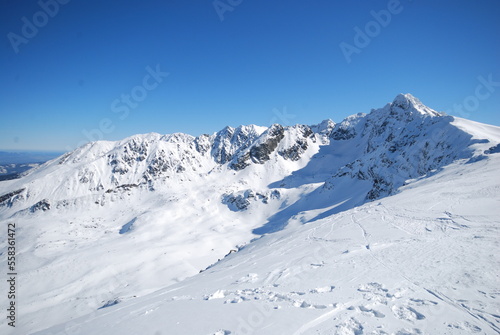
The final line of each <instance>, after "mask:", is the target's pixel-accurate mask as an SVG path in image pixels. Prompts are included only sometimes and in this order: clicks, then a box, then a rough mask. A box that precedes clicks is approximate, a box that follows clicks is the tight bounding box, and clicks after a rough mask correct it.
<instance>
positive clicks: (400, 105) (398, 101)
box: [390, 93, 444, 116]
mask: <svg viewBox="0 0 500 335" xmlns="http://www.w3.org/2000/svg"><path fill="white" fill-rule="evenodd" d="M390 106H391V112H394V113H398V112H406V113H413V112H418V113H420V114H421V115H429V116H443V115H444V114H442V113H439V112H436V111H435V110H433V109H431V108H429V107H427V106H425V105H424V104H423V103H422V102H421V101H420V100H419V99H417V98H416V97H414V96H413V95H411V94H410V93H406V94H402V93H400V94H398V95H397V96H396V97H395V98H394V100H393V101H392V103H391V104H390Z"/></svg>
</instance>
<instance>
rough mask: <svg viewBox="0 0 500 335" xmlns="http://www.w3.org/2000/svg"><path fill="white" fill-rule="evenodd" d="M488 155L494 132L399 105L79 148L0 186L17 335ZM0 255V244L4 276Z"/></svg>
mask: <svg viewBox="0 0 500 335" xmlns="http://www.w3.org/2000/svg"><path fill="white" fill-rule="evenodd" d="M499 142H500V130H499V128H498V127H494V126H488V125H482V124H477V123H475V122H471V121H468V120H464V119H459V118H453V117H450V116H446V115H443V114H440V113H438V112H435V111H433V110H431V109H430V108H428V107H426V106H424V105H423V104H422V103H421V102H420V101H418V99H416V98H414V97H413V96H411V95H409V94H405V95H398V96H397V97H396V98H395V100H394V101H393V102H392V103H389V104H387V105H386V106H384V107H383V108H381V109H378V110H373V111H372V112H371V113H369V114H358V115H354V116H351V117H348V118H346V119H345V120H344V121H342V122H341V123H338V124H335V123H333V122H332V121H331V120H326V121H323V122H322V123H320V124H318V125H313V126H307V125H296V126H292V127H282V126H280V125H273V126H271V127H269V128H266V127H258V126H254V125H251V126H240V127H237V128H232V127H226V128H225V129H223V130H221V131H220V132H217V133H215V134H212V135H201V136H199V137H193V136H190V135H186V134H180V133H178V134H171V135H160V134H154V133H151V134H145V135H136V136H132V137H130V138H127V139H124V140H122V141H118V142H104V141H100V142H93V143H89V144H87V145H85V146H83V147H81V148H78V149H77V150H75V151H73V152H71V153H67V154H65V155H64V156H62V157H60V158H57V159H55V160H52V161H50V162H47V163H45V164H44V165H42V166H40V167H39V168H37V169H34V170H32V171H30V172H29V173H28V174H27V175H26V176H24V177H23V178H21V179H17V180H10V181H4V182H1V183H0V221H1V222H2V223H3V224H6V223H8V222H15V223H16V226H17V245H18V250H17V251H18V256H17V258H18V264H19V265H18V267H19V269H18V272H19V273H22V276H19V278H18V280H19V287H20V290H21V291H22V294H20V298H19V300H18V305H19V307H20V308H19V310H20V311H19V313H20V314H19V320H22V321H20V322H19V325H18V328H17V329H16V330H17V333H19V334H27V333H32V332H34V331H38V330H42V329H45V328H48V327H51V326H53V325H55V324H59V323H62V322H66V321H68V320H71V319H74V318H78V317H81V316H85V315H90V314H92V313H94V312H96V310H98V308H100V307H103V306H108V305H112V304H115V303H116V304H117V307H118V306H122V305H125V304H127V303H129V302H130V303H133V302H134V301H137V300H138V299H139V297H144V296H146V295H147V294H150V293H152V292H154V291H156V290H158V289H161V288H164V287H167V286H170V285H175V284H176V283H179V282H181V283H185V282H186V278H188V277H191V276H194V275H196V274H197V273H198V272H199V271H200V270H202V269H205V268H206V267H207V266H209V265H210V264H213V263H215V262H217V261H218V260H219V259H222V258H224V256H225V255H226V254H228V253H230V252H233V251H237V250H239V248H240V247H241V246H244V245H247V247H245V248H244V249H242V250H241V251H240V252H238V253H237V255H240V254H244V252H247V250H251V249H252V248H255V247H257V246H259V245H261V243H263V242H261V241H262V240H266V239H268V238H271V237H270V236H269V237H264V238H263V239H260V240H258V241H256V242H253V243H250V244H248V243H249V242H250V241H251V240H252V239H254V238H256V237H257V238H258V237H260V236H261V235H262V234H267V233H273V232H278V233H277V234H283V233H287V232H293V231H295V230H297V229H302V228H300V227H302V225H303V224H306V223H310V224H312V223H311V222H321V220H331V219H332V217H333V218H334V217H335V216H332V215H343V213H345V211H347V210H350V209H353V208H355V207H357V206H361V205H363V204H364V203H367V202H369V201H373V200H376V199H382V198H384V197H386V196H388V195H391V194H398V192H401V187H404V188H409V187H412V185H414V184H415V183H416V181H417V180H419V179H422V178H423V180H425V179H426V178H437V177H438V176H441V175H442V174H443V173H444V172H445V171H443V169H445V167H446V166H449V165H450V164H458V165H457V169H470V171H475V169H479V166H481V164H494V162H498V161H496V160H494V156H496V153H497V152H498V151H499V150H498V143H499ZM490 162H492V163H490ZM471 173H472V172H471ZM484 178H485V182H490V183H491V182H492V178H494V177H493V175H491V174H490V175H487V176H486V177H484ZM421 182H423V181H418V183H421ZM404 185H406V186H404ZM415 185H416V184H415ZM405 192H407V191H404V192H403V193H401V194H404V193H405ZM457 192H458V191H457ZM471 194H472V193H471ZM396 197H397V195H396ZM388 199H389V198H388ZM431 199H432V198H431ZM477 206H479V205H477ZM358 208H359V207H358ZM362 208H364V207H362ZM488 208H489V207H488ZM488 210H489V209H488ZM390 214H395V213H393V211H391V212H390ZM283 229H285V230H284V231H283V232H279V231H280V230H283ZM346 234H350V233H349V232H348V230H346ZM272 236H274V235H272ZM288 239H292V235H290V236H289V237H288ZM296 242H297V243H298V244H300V242H299V240H297V241H296ZM294 243H295V242H292V243H291V245H290V246H289V247H290V248H291V249H290V250H292V249H293V248H292V246H293V245H294ZM365 245H366V244H365ZM284 248H285V247H284ZM5 250H6V241H5V240H2V241H1V244H0V252H2V254H1V257H0V263H2V264H3V265H2V266H4V267H6V265H5V262H6V253H5ZM284 250H285V249H283V253H286V251H284ZM262 252H264V251H262ZM268 252H269V251H268ZM231 257H233V256H231ZM231 257H229V258H228V259H230V258H231ZM238 257H239V256H238ZM270 264H271V263H270ZM218 266H220V265H218ZM206 273H207V272H204V273H203V274H202V275H199V276H196V277H195V278H203V277H204V275H206ZM250 277H252V276H250ZM194 280H197V279H194ZM200 280H202V279H200ZM214 280H215V279H214ZM251 280H253V279H251ZM1 285H6V284H5V283H2V284H1ZM1 285H0V288H2V287H1ZM197 285H201V286H203V285H204V284H201V282H200V284H197ZM200 289H201V288H200ZM207 294H208V293H207ZM181 304H182V303H181ZM108 308H110V309H109V310H111V308H112V307H106V308H104V309H102V311H107V310H108ZM176 308H177V307H176ZM237 308H240V307H237ZM180 310H182V309H180ZM184 312H185V313H186V311H185V310H184ZM0 327H2V329H4V327H5V320H2V321H0ZM481 328H483V327H481ZM203 329H204V328H203ZM232 332H233V333H234V330H232ZM165 333H166V334H170V332H168V331H166V332H165ZM179 333H181V331H179ZM185 333H188V334H189V333H190V332H189V331H188V332H185ZM191 333H198V331H196V332H195V331H194V330H193V332H191ZM202 333H203V332H202ZM258 333H260V332H258ZM82 334H85V332H82Z"/></svg>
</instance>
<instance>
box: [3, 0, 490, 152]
mask: <svg viewBox="0 0 500 335" xmlns="http://www.w3.org/2000/svg"><path fill="white" fill-rule="evenodd" d="M54 1H56V0H42V3H47V4H48V5H47V6H46V7H47V8H48V9H47V10H46V11H49V12H50V11H52V13H51V14H52V16H53V17H51V16H50V15H48V14H44V13H45V12H41V11H43V9H42V7H41V6H40V4H39V3H38V2H37V1H22V2H21V1H19V0H3V1H2V2H1V3H0V35H1V38H2V40H3V43H2V44H1V45H0V48H1V53H0V57H1V62H0V73H1V77H0V78H1V79H0V92H1V94H0V113H1V114H0V116H1V117H0V149H31V150H66V149H68V148H74V147H75V146H77V145H78V144H81V143H82V142H85V141H88V139H89V138H88V137H90V139H94V138H96V137H98V136H100V135H101V134H100V133H102V135H103V137H104V138H105V139H109V140H117V139H121V138H124V137H126V136H130V135H133V134H136V133H147V132H158V133H172V132H186V133H190V134H192V135H199V134H202V133H212V132H214V131H217V130H220V129H221V128H223V127H224V126H225V125H231V126H238V125H240V124H258V125H264V126H267V125H269V124H271V123H272V122H278V123H284V124H296V123H305V124H314V123H319V122H320V121H321V120H323V119H326V118H331V119H333V120H334V121H337V122H338V121H341V120H342V119H343V118H344V117H346V116H348V115H351V114H354V113H358V112H369V111H370V109H371V108H378V107H382V106H383V105H384V104H385V103H387V102H389V101H391V100H392V99H393V98H394V97H395V96H396V95H397V94H398V93H408V92H409V93H412V94H413V95H415V96H416V97H418V98H420V99H421V100H422V102H423V103H425V104H426V105H428V106H429V107H431V108H434V109H436V110H440V111H448V112H449V113H450V114H455V115H458V116H467V117H468V118H470V119H472V120H476V121H480V122H485V123H490V124H495V125H500V116H499V111H500V108H499V106H500V67H499V60H500V20H499V17H500V1H496V0H495V1H463V0H453V1H451V0H450V1H431V0H413V1H409V0H401V1H400V2H399V5H398V4H397V2H398V1H393V0H391V1H385V0H384V1H350V0H339V1H331V0H300V1H299V0H291V1H285V0H283V1H269V0H243V1H240V0H220V1H218V2H215V4H217V5H218V10H216V8H215V7H214V1H212V0H206V1H205V0H204V1H187V0H158V1H153V0H141V1H138V0H137V1H131V0H123V1H102V0H100V1H80V0H72V1H68V0H64V1H63V0H60V1H61V2H63V3H65V2H67V3H65V4H59V5H58V7H59V8H58V9H57V13H55V12H56V8H55V6H54ZM381 10H385V11H388V12H389V13H390V22H388V21H389V19H388V17H387V16H383V15H382V16H381V17H382V18H381V19H380V20H382V21H383V20H385V21H383V22H382V23H383V24H381V23H378V22H377V21H375V18H374V16H373V15H372V14H371V11H375V12H380V11H381ZM389 10H391V11H392V12H391V11H389ZM40 12H41V13H40ZM23 17H25V19H24V20H23ZM221 18H222V20H221ZM26 22H28V23H26ZM31 24H37V25H38V26H39V27H38V28H37V27H36V26H35V28H36V29H38V32H37V33H36V35H34V32H33V31H32V30H30V29H29V28H30V27H29V25H31ZM25 25H26V27H24V29H23V26H25ZM356 27H358V28H359V29H358V30H356ZM367 29H368V31H367ZM359 31H361V32H362V33H363V34H366V33H368V34H369V35H371V37H370V36H368V38H369V39H370V40H369V43H368V42H367V41H366V40H363V39H362V38H360V37H359V36H358V38H357V39H356V38H355V37H356V35H357V34H359V33H358V32H359ZM23 34H24V35H23ZM33 35H34V36H33ZM346 45H349V47H347V48H350V49H345V48H346ZM341 46H344V52H343V51H342V50H343V49H342V47H341ZM354 48H356V49H355V50H356V52H353V51H352V50H354ZM16 49H17V50H16ZM345 50H350V51H351V54H350V55H349V57H346V56H345ZM16 51H17V52H16ZM347 58H350V62H349V63H348V61H347ZM158 65H159V70H160V72H165V73H166V72H168V73H169V74H168V76H165V75H160V77H159V80H161V82H160V83H156V81H155V80H154V78H153V77H146V76H147V75H148V73H149V72H154V71H155V69H156V67H157V66H158ZM147 67H149V69H150V70H149V71H148V70H147ZM478 78H482V80H481V79H478ZM488 81H490V82H491V81H492V82H493V83H490V84H488V85H487V86H488V87H486V86H484V85H485V84H484V82H488ZM481 85H482V86H481ZM145 87H147V89H146V88H145ZM132 93H133V96H135V98H134V97H129V99H131V100H129V101H128V102H126V101H125V100H122V99H124V97H125V98H126V96H127V95H129V96H130V95H131V94H132ZM144 93H146V96H144ZM127 104H128V105H127ZM464 104H465V108H464V107H462V108H463V112H460V109H459V108H460V107H454V106H455V105H464ZM127 110H128V114H127V115H125V114H126V111H127ZM459 114H460V115H459ZM99 127H101V130H99ZM102 130H104V131H105V132H106V133H104V132H102ZM84 131H87V132H90V135H89V136H88V137H86V136H85V135H84V133H83V132H84Z"/></svg>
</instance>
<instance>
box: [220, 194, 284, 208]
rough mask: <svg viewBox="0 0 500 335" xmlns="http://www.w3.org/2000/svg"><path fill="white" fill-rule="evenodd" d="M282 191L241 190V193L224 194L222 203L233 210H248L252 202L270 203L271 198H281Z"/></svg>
mask: <svg viewBox="0 0 500 335" xmlns="http://www.w3.org/2000/svg"><path fill="white" fill-rule="evenodd" d="M280 198H281V193H280V192H279V191H278V190H273V191H271V192H254V191H253V190H245V191H242V192H241V191H240V192H239V194H235V193H230V194H224V195H223V196H222V203H223V204H225V205H227V206H228V208H229V209H230V210H232V211H233V212H237V211H245V210H247V209H248V208H249V207H250V205H251V204H252V202H259V201H260V202H261V203H263V204H268V203H269V201H270V200H279V199H280Z"/></svg>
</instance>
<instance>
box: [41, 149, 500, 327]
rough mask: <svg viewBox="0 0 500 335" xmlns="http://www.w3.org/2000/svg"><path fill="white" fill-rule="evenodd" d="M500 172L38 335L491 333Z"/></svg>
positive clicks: (457, 171)
mask: <svg viewBox="0 0 500 335" xmlns="http://www.w3.org/2000/svg"><path fill="white" fill-rule="evenodd" d="M499 163H500V157H497V156H496V157H493V156H492V157H490V159H488V160H484V161H481V162H477V163H475V164H476V165H474V164H464V162H463V161H461V162H457V163H455V164H452V165H451V166H448V167H447V168H446V169H444V171H443V172H442V173H441V174H436V175H434V176H432V177H430V178H427V179H422V180H420V181H418V182H415V183H413V184H412V185H411V186H408V187H406V189H405V190H404V191H402V192H400V193H399V194H397V195H394V196H391V197H387V198H384V199H381V200H380V201H375V202H371V203H367V204H365V205H363V206H360V207H357V208H354V209H351V210H348V211H345V212H342V213H339V214H336V215H333V216H331V217H328V218H325V219H321V220H317V221H314V222H309V223H307V224H305V225H300V226H297V227H294V228H290V229H285V230H283V231H280V232H277V233H274V234H271V235H266V236H264V237H262V238H260V239H259V240H257V241H255V242H253V243H252V244H250V245H248V246H247V247H245V248H243V249H242V250H240V251H239V252H238V253H235V254H231V255H229V256H228V257H226V258H225V259H224V260H222V261H221V262H219V263H218V264H216V265H215V266H213V267H211V268H210V269H208V270H207V271H205V272H202V273H201V274H199V275H197V276H194V277H192V278H189V279H186V280H184V281H183V282H181V283H179V284H176V285H172V286H170V287H168V288H165V289H162V290H159V291H157V292H154V293H152V294H150V295H147V296H144V297H140V298H137V299H134V300H131V301H129V302H125V303H122V304H119V305H116V306H112V307H109V308H106V309H105V310H99V311H95V312H93V313H92V314H90V315H87V316H84V317H82V318H79V319H77V320H74V321H73V322H70V323H67V324H63V325H60V326H56V327H54V328H52V329H49V330H48V331H46V332H41V333H40V334H50V333H52V334H57V333H58V332H59V331H66V332H69V333H74V334H103V333H106V334H136V333H148V334H213V333H216V332H217V331H219V332H225V333H227V334H264V335H265V334H318V333H319V334H470V333H478V334H495V333H497V332H498V330H499V328H498V323H499V320H498V314H497V313H498V309H499V308H500V304H499V303H498V301H497V300H498V285H497V284H498V271H497V270H496V269H498V265H499V264H498V263H499V259H498V210H497V209H496V204H497V203H498V201H499V200H500V194H499V189H500V183H499V181H498V179H495V178H493V176H495V175H496V172H497V169H498V166H499Z"/></svg>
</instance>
